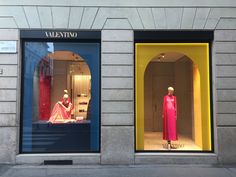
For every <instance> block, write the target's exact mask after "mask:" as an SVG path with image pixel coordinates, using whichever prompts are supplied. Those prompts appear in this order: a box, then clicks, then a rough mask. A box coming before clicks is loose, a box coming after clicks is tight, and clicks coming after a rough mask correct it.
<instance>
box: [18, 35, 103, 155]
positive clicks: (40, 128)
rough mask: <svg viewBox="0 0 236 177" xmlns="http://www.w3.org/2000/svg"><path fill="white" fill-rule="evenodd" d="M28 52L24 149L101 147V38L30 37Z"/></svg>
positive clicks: (25, 53) (24, 42)
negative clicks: (90, 39)
mask: <svg viewBox="0 0 236 177" xmlns="http://www.w3.org/2000/svg"><path fill="white" fill-rule="evenodd" d="M46 34H47V33H46ZM22 53H23V57H22V98H21V99H22V105H21V124H22V125H21V149H20V150H21V152H22V153H28V152H37V153H38V152H98V151H99V150H100V142H99V141H100V140H99V139H100V42H99V40H98V41H97V42H96V41H86V40H84V39H83V41H80V40H74V41H73V42H70V40H66V41H65V40H64V41H63V40H58V39H57V40H53V39H47V40H44V39H43V40H39V41H38V40H34V39H25V40H22Z"/></svg>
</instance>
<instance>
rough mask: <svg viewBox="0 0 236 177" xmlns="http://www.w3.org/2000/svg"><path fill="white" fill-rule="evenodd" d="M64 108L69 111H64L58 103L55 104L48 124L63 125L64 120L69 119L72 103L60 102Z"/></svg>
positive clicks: (68, 101)
mask: <svg viewBox="0 0 236 177" xmlns="http://www.w3.org/2000/svg"><path fill="white" fill-rule="evenodd" d="M61 103H62V104H63V105H64V106H65V107H66V108H69V107H70V109H69V110H66V109H65V107H63V106H62V105H61V104H59V102H57V103H56V104H55V106H54V107H53V110H52V113H51V116H50V118H49V122H51V123H64V122H65V120H67V119H71V111H72V109H73V107H72V103H71V102H70V100H67V101H62V102H61Z"/></svg>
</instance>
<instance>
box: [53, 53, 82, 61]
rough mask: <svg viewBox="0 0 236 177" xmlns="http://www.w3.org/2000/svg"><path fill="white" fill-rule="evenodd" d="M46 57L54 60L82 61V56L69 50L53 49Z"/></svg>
mask: <svg viewBox="0 0 236 177" xmlns="http://www.w3.org/2000/svg"><path fill="white" fill-rule="evenodd" d="M48 57H49V58H51V59H54V60H61V61H84V59H83V58H82V57H80V56H79V55H78V54H75V53H73V52H71V51H55V52H53V53H49V54H48Z"/></svg>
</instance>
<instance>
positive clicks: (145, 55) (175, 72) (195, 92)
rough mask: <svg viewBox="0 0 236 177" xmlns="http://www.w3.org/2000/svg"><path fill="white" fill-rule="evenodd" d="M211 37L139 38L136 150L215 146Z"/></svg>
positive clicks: (200, 149)
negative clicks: (184, 39) (183, 40)
mask: <svg viewBox="0 0 236 177" xmlns="http://www.w3.org/2000/svg"><path fill="white" fill-rule="evenodd" d="M209 48H210V46H209V43H206V42H205V43H175V42H174V43H169V42H168V43H167V42H166V43H161V42H160V43H155V42H152V43H141V42H136V43H135V125H136V128H135V130H136V132H135V134H136V151H167V152H177V151H196V152H197V151H200V152H212V150H213V146H212V118H211V91H210V90H211V86H210V54H209V53H210V52H209Z"/></svg>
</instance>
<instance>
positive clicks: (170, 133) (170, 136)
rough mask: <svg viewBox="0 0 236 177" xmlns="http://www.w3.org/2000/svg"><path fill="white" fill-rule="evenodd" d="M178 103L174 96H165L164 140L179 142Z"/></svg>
mask: <svg viewBox="0 0 236 177" xmlns="http://www.w3.org/2000/svg"><path fill="white" fill-rule="evenodd" d="M176 118H177V101H176V97H175V96H173V95H166V96H164V100H163V139H164V140H173V141H175V140H177V139H178V138H177V131H176V129H177V128H176Z"/></svg>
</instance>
